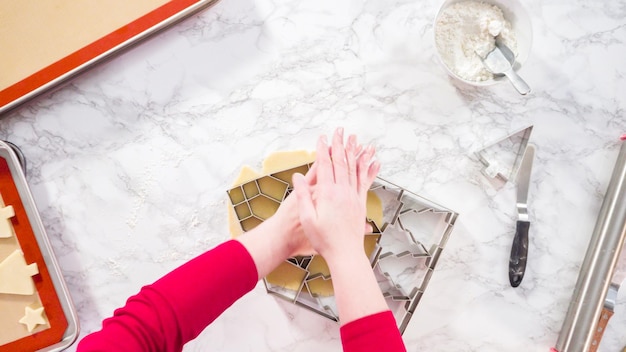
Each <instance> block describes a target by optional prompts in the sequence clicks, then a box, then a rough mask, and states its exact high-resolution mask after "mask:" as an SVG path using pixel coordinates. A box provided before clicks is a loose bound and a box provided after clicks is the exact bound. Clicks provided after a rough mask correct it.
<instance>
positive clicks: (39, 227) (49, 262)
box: [0, 141, 80, 352]
mask: <svg viewBox="0 0 626 352" xmlns="http://www.w3.org/2000/svg"><path fill="white" fill-rule="evenodd" d="M0 157H2V158H4V159H5V160H6V161H7V164H8V165H9V170H10V172H11V176H12V177H13V182H15V186H16V187H17V191H18V193H19V195H20V198H21V200H22V203H23V204H24V209H25V210H26V215H27V217H28V221H29V222H30V225H31V227H32V229H33V232H34V234H35V238H36V239H37V245H38V246H39V249H40V250H41V254H42V256H43V258H44V261H45V263H46V267H48V271H49V273H50V278H51V280H52V283H53V286H54V289H55V291H56V293H57V296H58V298H59V301H60V302H61V307H62V308H63V313H64V314H65V318H66V319H67V323H68V326H67V329H66V330H65V333H64V334H63V338H62V339H61V341H59V342H58V343H55V344H54V345H51V346H48V347H46V348H44V349H41V350H40V351H46V352H56V351H62V350H64V349H66V348H68V347H69V346H71V345H72V344H73V343H74V342H75V341H76V339H77V338H78V333H79V330H80V329H79V325H78V314H77V313H76V309H75V308H74V304H73V302H72V299H71V298H70V293H69V290H68V289H67V286H66V285H65V280H64V279H63V277H62V276H61V270H60V268H59V264H58V262H57V260H56V257H55V256H54V252H53V250H52V246H51V245H50V241H49V240H48V236H47V235H46V232H45V229H44V226H43V223H42V222H41V218H40V217H39V212H38V211H37V207H36V206H35V201H34V199H33V196H32V194H31V192H30V188H28V184H27V183H26V178H25V176H24V173H23V172H22V169H21V167H20V163H19V160H18V158H17V156H16V155H15V152H14V151H13V149H12V148H11V147H10V146H9V145H8V144H6V143H4V142H2V141H0Z"/></svg>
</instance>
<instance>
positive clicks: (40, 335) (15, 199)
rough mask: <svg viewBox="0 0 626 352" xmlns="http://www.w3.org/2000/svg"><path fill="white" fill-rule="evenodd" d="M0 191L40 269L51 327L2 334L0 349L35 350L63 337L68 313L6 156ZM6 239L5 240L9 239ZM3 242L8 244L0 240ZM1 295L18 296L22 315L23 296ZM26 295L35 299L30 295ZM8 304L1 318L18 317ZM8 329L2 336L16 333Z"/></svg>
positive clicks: (37, 278) (7, 300)
mask: <svg viewBox="0 0 626 352" xmlns="http://www.w3.org/2000/svg"><path fill="white" fill-rule="evenodd" d="M0 194H2V198H3V201H4V203H5V205H10V206H12V207H13V210H14V211H15V216H13V217H12V218H11V225H12V226H13V229H14V232H15V236H16V237H17V242H19V247H20V249H21V250H22V252H23V253H24V259H25V260H26V263H28V264H31V263H36V264H37V268H38V270H39V273H38V274H36V275H34V276H33V277H32V278H33V281H34V283H35V288H36V291H37V294H38V297H39V301H40V303H41V305H42V306H43V308H44V310H45V315H46V317H47V321H48V325H49V328H46V327H43V328H40V329H35V330H34V331H33V333H30V334H29V333H22V334H18V335H17V336H23V337H21V338H19V339H17V340H11V341H10V342H8V343H6V342H7V341H3V340H5V339H3V338H0V350H2V351H34V350H38V349H41V348H44V347H47V346H51V345H53V344H55V343H58V342H59V341H61V339H62V338H63V334H64V333H65V330H66V329H67V327H68V322H67V319H66V317H65V314H64V313H63V308H62V305H61V302H60V301H59V297H58V296H57V293H56V290H55V288H54V284H53V283H52V279H51V277H50V273H49V271H48V267H47V266H46V263H45V261H44V258H43V255H42V253H41V250H40V249H39V245H38V243H37V239H36V237H35V233H34V232H33V228H32V227H31V225H30V222H29V220H28V215H27V214H26V209H25V207H24V204H23V203H22V200H21V198H20V195H19V193H18V190H17V187H16V185H15V182H14V181H13V177H12V176H11V171H10V169H9V165H8V163H7V161H6V160H5V159H4V158H0ZM3 240H5V241H6V240H7V239H3ZM0 245H5V244H4V243H2V242H0ZM1 295H2V297H0V298H2V302H3V304H12V303H11V302H13V300H15V302H14V303H13V305H14V306H16V307H17V308H19V309H21V310H22V314H19V315H18V316H17V317H19V316H21V315H23V312H24V311H23V309H24V308H23V307H24V304H25V303H24V302H22V301H21V297H15V296H14V297H11V296H13V295H8V294H1ZM26 298H28V299H29V300H32V298H30V297H26ZM5 308H6V309H7V311H6V312H4V314H3V316H2V317H1V318H0V319H3V320H4V319H13V318H17V317H12V316H11V315H12V314H11V313H12V311H13V309H12V308H13V307H8V306H7V307H5ZM12 321H13V320H12ZM13 325H14V326H17V328H22V329H23V326H22V324H13ZM9 330H10V329H7V330H6V331H5V330H3V332H2V333H0V337H2V336H3V335H4V334H5V333H6V334H9V333H10V334H11V336H16V335H15V332H14V331H13V332H11V331H9Z"/></svg>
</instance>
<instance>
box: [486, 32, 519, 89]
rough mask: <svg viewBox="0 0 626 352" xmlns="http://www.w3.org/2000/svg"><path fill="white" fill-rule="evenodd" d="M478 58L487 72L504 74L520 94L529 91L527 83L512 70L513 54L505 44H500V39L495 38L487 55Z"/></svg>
mask: <svg viewBox="0 0 626 352" xmlns="http://www.w3.org/2000/svg"><path fill="white" fill-rule="evenodd" d="M480 59H481V60H482V61H483V65H485V68H486V69H487V70H488V71H489V72H491V73H493V74H494V75H505V76H506V78H508V79H509V81H511V84H512V85H513V87H515V89H517V91H518V92H519V93H520V94H522V95H526V94H528V93H529V92H530V87H529V86H528V84H526V82H524V80H523V79H522V78H521V77H520V76H518V75H517V73H516V72H515V71H514V70H513V64H514V63H515V54H514V53H513V52H512V51H511V49H509V48H508V47H507V46H506V45H504V44H502V43H501V42H500V40H497V39H496V46H495V48H493V50H492V51H491V52H489V53H488V54H487V56H485V57H481V58H480Z"/></svg>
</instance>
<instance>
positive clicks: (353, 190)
mask: <svg viewBox="0 0 626 352" xmlns="http://www.w3.org/2000/svg"><path fill="white" fill-rule="evenodd" d="M374 152H375V151H374V148H373V147H371V146H369V147H367V148H365V149H363V148H362V147H361V146H360V145H358V144H357V142H356V137H355V136H354V135H351V136H350V137H349V138H348V140H347V142H346V143H345V145H344V136H343V130H342V129H337V131H335V134H334V136H333V140H332V146H331V148H329V146H328V145H327V142H326V137H325V136H322V137H320V138H319V140H318V143H317V155H316V160H315V164H316V167H315V168H314V170H312V171H315V172H316V175H313V177H314V178H315V180H316V182H315V184H314V185H312V184H311V183H310V182H307V181H306V180H305V178H304V176H303V175H300V174H296V175H294V178H293V183H294V192H295V194H296V197H297V202H298V210H299V216H300V223H301V224H302V228H303V230H304V233H305V234H306V236H307V237H308V238H309V241H310V242H311V245H312V246H313V248H314V249H315V250H316V251H317V252H318V253H319V254H321V255H322V256H323V257H324V258H325V259H326V261H327V262H328V263H329V265H332V264H331V263H332V262H333V261H335V259H336V258H340V257H345V256H348V257H349V256H350V255H364V250H363V236H364V233H365V225H364V224H365V217H366V201H367V192H368V190H369V188H370V186H371V185H372V182H373V181H374V179H375V178H376V175H377V173H378V170H379V169H380V164H379V163H378V162H377V161H373V157H374Z"/></svg>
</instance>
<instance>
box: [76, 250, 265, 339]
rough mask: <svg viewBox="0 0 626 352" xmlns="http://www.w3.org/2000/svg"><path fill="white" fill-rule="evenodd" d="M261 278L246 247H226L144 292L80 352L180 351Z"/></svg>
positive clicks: (147, 287)
mask: <svg viewBox="0 0 626 352" xmlns="http://www.w3.org/2000/svg"><path fill="white" fill-rule="evenodd" d="M257 275H258V274H257V270H256V266H255V264H254V261H253V260H252V257H250V254H249V253H248V251H247V250H246V249H245V247H244V246H243V245H242V244H241V243H239V242H237V241H228V242H226V243H223V244H221V245H219V246H217V247H216V248H214V249H212V250H210V251H208V252H206V253H204V254H202V255H200V256H198V257H196V258H194V259H192V260H191V261H189V262H187V263H185V264H184V265H182V266H180V267H179V268H177V269H175V270H174V271H172V272H170V273H169V274H167V275H165V276H164V277H163V278H161V279H159V280H158V281H156V282H155V283H153V284H152V285H149V286H145V287H143V288H142V289H141V291H140V292H139V293H138V294H137V295H135V296H133V297H131V298H129V299H128V301H127V302H126V306H124V307H123V308H119V309H117V310H116V311H115V312H114V315H113V317H111V318H108V319H106V320H104V321H103V322H102V330H100V331H98V332H95V333H92V334H90V335H88V336H86V337H85V338H84V339H83V340H82V341H81V342H80V344H79V345H78V351H181V350H182V348H183V345H184V344H185V343H187V342H188V341H190V340H192V339H194V338H195V337H196V336H198V335H199V334H200V332H202V330H204V328H206V327H207V325H209V324H210V323H211V322H212V321H213V320H215V319H216V318H217V317H218V316H219V315H220V314H221V313H222V312H223V311H224V310H225V309H226V308H228V307H230V306H231V305H232V304H233V303H234V302H235V301H236V300H237V299H239V297H241V296H243V295H244V294H246V293H247V292H249V291H250V290H252V289H253V288H254V286H255V285H256V283H257V281H258V277H257Z"/></svg>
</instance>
